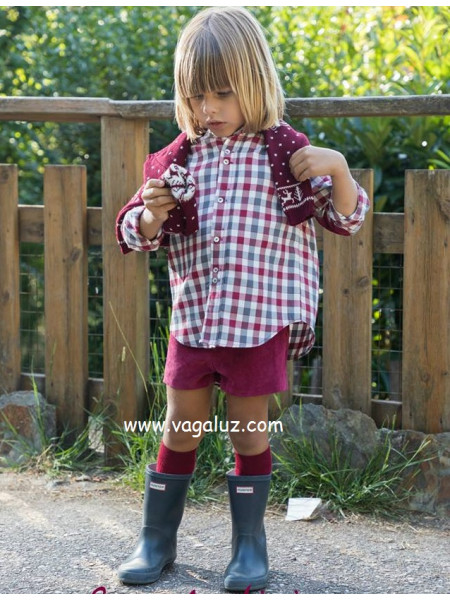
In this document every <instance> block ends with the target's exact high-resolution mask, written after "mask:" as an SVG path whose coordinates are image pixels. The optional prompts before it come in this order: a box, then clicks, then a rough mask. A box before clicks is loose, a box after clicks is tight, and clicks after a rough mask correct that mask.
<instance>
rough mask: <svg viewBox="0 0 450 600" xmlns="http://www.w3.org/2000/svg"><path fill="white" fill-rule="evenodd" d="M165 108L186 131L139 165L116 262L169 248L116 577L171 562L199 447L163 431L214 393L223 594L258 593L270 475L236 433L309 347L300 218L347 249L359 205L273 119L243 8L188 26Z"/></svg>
mask: <svg viewBox="0 0 450 600" xmlns="http://www.w3.org/2000/svg"><path fill="white" fill-rule="evenodd" d="M175 107H176V118H177V122H178V125H179V127H180V129H181V130H182V132H183V133H182V134H181V135H179V136H178V137H177V138H176V140H175V141H174V142H172V143H171V144H170V145H169V146H167V147H166V148H164V149H163V150H161V151H159V152H157V153H155V154H152V155H149V156H148V158H147V161H146V163H145V165H144V184H143V185H142V187H141V188H140V189H139V191H138V192H137V193H136V195H135V196H134V197H133V198H132V199H131V201H130V202H129V203H128V204H127V205H126V206H125V207H124V208H123V209H122V211H121V212H120V213H119V215H118V219H117V237H118V241H119V243H120V247H121V250H122V252H123V253H127V252H129V251H131V250H138V251H148V250H156V249H157V248H159V247H160V246H161V245H164V246H167V248H168V260H169V270H170V284H171V291H172V301H173V308H172V322H171V325H170V332H171V335H170V340H169V348H168V354H167V362H166V368H165V375H164V382H165V383H166V386H167V417H166V426H165V427H166V428H165V431H164V435H163V439H162V443H161V446H160V449H159V454H158V458H157V463H156V464H154V465H149V466H148V467H147V474H146V477H147V480H146V488H145V499H144V517H143V527H142V530H141V534H140V537H139V540H138V543H137V546H136V548H135V550H134V552H133V553H132V554H131V556H130V557H129V558H128V559H127V560H126V561H125V562H124V563H123V564H122V565H121V566H120V568H119V578H120V579H121V581H123V582H124V583H128V584H130V583H131V584H144V583H151V582H153V581H156V580H157V579H158V578H159V576H160V574H161V571H162V569H163V568H164V567H165V566H166V565H168V564H170V563H172V562H173V561H174V560H175V557H176V536H177V529H178V526H179V524H180V521H181V518H182V515H183V510H184V503H185V498H186V493H187V488H188V486H189V482H190V479H191V475H192V473H193V471H194V467H195V457H196V448H197V446H198V444H199V442H200V438H199V437H192V435H191V433H187V432H183V431H181V430H179V431H174V430H173V428H171V427H170V424H171V422H173V421H175V422H177V421H190V422H193V421H198V420H201V421H203V422H205V421H207V420H208V419H209V414H210V399H211V392H212V389H213V386H214V383H215V381H218V382H219V383H220V386H221V388H222V390H224V392H225V393H226V402H227V416H228V419H229V420H234V421H239V422H240V427H239V429H240V431H239V432H236V433H230V438H231V442H232V444H233V448H234V451H235V457H236V464H235V468H234V469H233V470H232V471H230V472H229V473H228V474H227V480H228V488H229V499H230V506H231V517H232V558H231V562H230V564H229V565H228V567H227V569H226V572H225V580H224V585H225V588H226V589H227V590H230V591H243V590H245V588H246V587H247V586H249V585H250V586H251V589H252V590H258V589H261V588H264V587H265V586H266V583H267V577H268V558H267V550H266V538H265V531H264V523H263V519H264V513H265V509H266V504H267V497H268V493H269V486H270V479H271V471H272V462H271V452H270V447H269V441H268V434H267V431H258V430H256V431H254V429H257V428H256V427H253V426H251V427H247V426H248V425H250V422H255V423H258V422H260V421H263V422H266V421H267V419H268V401H269V398H270V396H271V395H272V394H274V393H276V392H279V391H282V390H286V389H287V375H286V361H287V359H288V358H297V357H299V356H301V355H302V354H305V353H306V352H307V351H308V350H309V349H310V348H311V346H312V344H313V341H314V323H315V318H316V313H317V305H318V283H319V266H318V259H317V251H316V241H315V233H314V223H313V219H312V217H314V218H315V219H316V221H318V222H319V223H320V224H321V225H322V226H323V227H326V228H327V229H329V230H331V231H333V232H335V233H337V234H341V235H350V234H352V233H355V232H356V231H357V230H358V229H359V227H360V226H361V224H362V222H363V219H364V215H365V213H366V211H367V210H368V198H367V195H366V193H365V192H364V190H363V189H361V188H360V187H359V185H358V184H357V183H356V182H355V181H354V180H353V179H352V177H351V175H350V172H349V169H348V166H347V162H346V160H345V158H344V156H343V155H342V154H340V153H339V152H336V151H334V150H330V149H325V148H318V147H314V146H311V145H309V142H308V139H307V138H306V136H304V135H303V134H301V133H299V132H296V131H295V130H293V129H292V128H291V127H290V126H289V125H287V123H285V122H284V121H282V116H283V112H284V98H283V93H282V89H281V85H280V82H279V79H278V76H277V73H276V70H275V68H274V63H273V59H272V57H271V54H270V51H269V48H268V44H267V42H266V39H265V37H264V34H263V32H262V29H261V27H260V25H259V24H258V22H257V21H256V20H255V19H254V18H253V17H252V16H251V15H250V13H249V12H247V11H246V10H245V9H241V8H234V7H232V8H217V7H213V8H208V9H206V10H203V11H202V12H200V13H199V14H197V15H196V16H195V17H194V18H193V19H192V20H191V21H190V23H189V24H188V25H187V26H186V28H185V29H184V31H183V32H182V34H181V37H180V39H179V42H178V46H177V50H176V55H175ZM260 429H264V428H263V427H260ZM212 435H213V434H212Z"/></svg>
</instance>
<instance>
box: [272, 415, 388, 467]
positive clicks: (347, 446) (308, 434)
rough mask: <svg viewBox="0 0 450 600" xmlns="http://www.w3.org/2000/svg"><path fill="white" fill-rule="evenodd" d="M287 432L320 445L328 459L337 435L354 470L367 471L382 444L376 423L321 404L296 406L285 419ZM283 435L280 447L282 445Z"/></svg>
mask: <svg viewBox="0 0 450 600" xmlns="http://www.w3.org/2000/svg"><path fill="white" fill-rule="evenodd" d="M281 420H282V423H283V433H282V434H281V436H283V435H286V433H289V434H291V435H293V436H294V437H296V438H298V439H300V438H301V437H305V438H306V439H308V440H309V441H310V442H313V443H314V444H316V445H317V446H318V447H319V448H320V450H321V451H322V453H323V454H324V456H325V457H327V458H329V457H330V456H331V453H332V450H333V448H332V447H331V444H330V442H331V434H332V433H333V432H334V434H335V436H336V439H337V441H338V444H339V446H340V449H341V452H342V455H343V457H344V459H346V460H348V461H349V465H350V466H351V467H352V468H363V467H364V466H365V465H366V464H367V461H368V460H369V458H370V457H371V455H372V454H373V452H374V450H375V449H376V448H377V445H378V443H379V442H378V437H377V431H378V430H377V426H376V425H375V422H374V421H373V420H372V419H371V418H370V417H368V416H367V415H365V414H363V413H362V412H360V411H356V410H351V409H348V408H340V409H339V410H329V409H327V408H325V407H324V406H321V405H316V404H303V405H302V406H301V407H300V406H298V405H296V404H295V405H292V406H291V407H290V408H289V409H288V411H286V413H285V415H284V416H283V418H282V419H281ZM281 436H280V439H279V443H278V444H276V445H277V447H280V446H281V439H282V437H281Z"/></svg>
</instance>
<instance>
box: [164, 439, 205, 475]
mask: <svg viewBox="0 0 450 600" xmlns="http://www.w3.org/2000/svg"><path fill="white" fill-rule="evenodd" d="M196 451H197V450H196V448H194V450H189V451H188V452H177V451H176V450H171V449H170V448H167V446H165V445H164V443H163V442H161V444H160V446H159V452H158V459H157V462H156V471H157V472H158V473H167V474H171V475H188V474H189V473H193V472H194V469H195V458H196Z"/></svg>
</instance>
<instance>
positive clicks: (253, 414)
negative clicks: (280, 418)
mask: <svg viewBox="0 0 450 600" xmlns="http://www.w3.org/2000/svg"><path fill="white" fill-rule="evenodd" d="M269 398H270V395H266V396H254V397H251V398H239V397H237V396H232V395H228V396H227V410H228V421H229V422H231V421H239V427H238V428H237V429H239V431H237V432H231V431H230V438H231V442H232V444H233V447H234V450H235V456H236V475H266V474H268V473H270V472H271V471H272V460H271V453H270V446H269V436H268V433H267V428H266V430H265V431H259V430H258V425H259V424H260V423H267V419H268V410H269ZM230 429H232V427H230ZM260 429H264V427H263V426H262V425H261V426H260ZM253 430H255V431H253Z"/></svg>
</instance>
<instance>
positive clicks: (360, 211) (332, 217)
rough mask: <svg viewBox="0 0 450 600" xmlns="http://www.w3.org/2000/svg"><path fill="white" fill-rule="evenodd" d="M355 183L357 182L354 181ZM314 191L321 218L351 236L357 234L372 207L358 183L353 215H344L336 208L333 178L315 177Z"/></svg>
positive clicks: (312, 181) (313, 182) (313, 181)
mask: <svg viewBox="0 0 450 600" xmlns="http://www.w3.org/2000/svg"><path fill="white" fill-rule="evenodd" d="M353 181H355V180H353ZM311 183H312V186H313V191H314V193H315V196H316V198H317V206H316V208H317V209H318V214H319V216H322V217H325V215H326V217H327V218H328V220H329V221H330V222H331V223H333V224H334V225H336V226H337V227H339V228H340V229H343V230H345V231H347V232H348V233H350V234H353V233H356V232H357V231H358V229H360V227H361V225H362V224H363V222H364V217H365V216H366V213H367V211H368V210H369V207H370V201H369V197H368V196H367V193H366V191H365V190H364V188H362V187H361V186H360V185H359V183H358V182H357V181H355V184H356V190H357V202H356V208H355V210H354V211H353V213H352V214H351V215H343V214H342V213H340V212H339V211H338V210H337V209H336V208H335V206H334V203H333V183H332V180H331V177H315V178H313V179H312V180H311Z"/></svg>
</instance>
